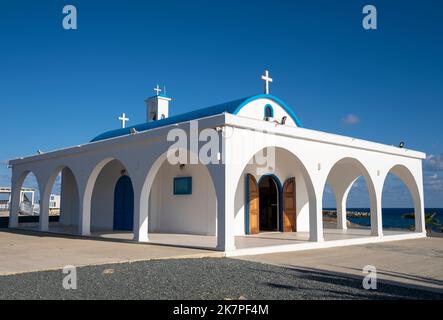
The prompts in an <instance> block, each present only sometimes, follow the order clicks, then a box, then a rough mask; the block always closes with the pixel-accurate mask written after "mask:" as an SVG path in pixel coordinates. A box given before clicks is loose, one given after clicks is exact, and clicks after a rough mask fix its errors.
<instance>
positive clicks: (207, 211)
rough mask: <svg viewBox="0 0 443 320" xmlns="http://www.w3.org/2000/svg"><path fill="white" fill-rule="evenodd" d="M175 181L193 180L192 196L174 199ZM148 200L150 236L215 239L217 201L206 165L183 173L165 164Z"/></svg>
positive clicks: (177, 167)
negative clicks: (211, 237) (166, 234)
mask: <svg viewBox="0 0 443 320" xmlns="http://www.w3.org/2000/svg"><path fill="white" fill-rule="evenodd" d="M174 177H192V194H190V195H174V194H173V180H174ZM149 199H150V209H149V213H150V219H149V220H150V223H149V227H150V230H151V232H153V231H155V232H173V233H190V234H202V235H216V216H217V199H216V196H215V191H214V186H213V183H212V180H211V177H210V176H209V173H208V170H207V169H206V167H205V166H204V165H201V164H189V165H186V166H185V167H184V168H183V169H180V168H179V166H178V165H171V164H169V162H168V161H165V162H164V163H163V165H162V166H161V167H160V170H159V171H158V174H157V176H156V178H155V180H154V185H153V187H152V189H151V195H150V198H149Z"/></svg>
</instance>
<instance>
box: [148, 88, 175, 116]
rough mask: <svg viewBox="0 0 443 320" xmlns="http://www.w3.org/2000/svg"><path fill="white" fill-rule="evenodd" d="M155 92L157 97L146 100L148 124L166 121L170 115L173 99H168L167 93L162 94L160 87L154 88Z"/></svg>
mask: <svg viewBox="0 0 443 320" xmlns="http://www.w3.org/2000/svg"><path fill="white" fill-rule="evenodd" d="M154 91H155V92H156V95H155V96H153V97H150V98H148V99H146V100H145V103H146V122H151V121H157V120H161V119H166V118H167V117H168V115H169V101H171V100H172V99H171V98H168V97H167V96H166V93H165V92H163V93H161V91H162V90H161V89H160V87H159V85H157V87H156V88H154ZM163 91H165V90H163Z"/></svg>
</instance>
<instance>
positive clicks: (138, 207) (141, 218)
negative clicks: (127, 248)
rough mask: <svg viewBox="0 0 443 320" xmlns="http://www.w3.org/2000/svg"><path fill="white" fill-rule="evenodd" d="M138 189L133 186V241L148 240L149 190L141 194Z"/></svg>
mask: <svg viewBox="0 0 443 320" xmlns="http://www.w3.org/2000/svg"><path fill="white" fill-rule="evenodd" d="M140 189H141V188H137V187H136V186H134V241H137V242H149V236H148V226H149V224H148V222H149V221H148V217H149V211H148V210H149V192H147V193H148V194H145V195H143V193H142V192H141V191H140Z"/></svg>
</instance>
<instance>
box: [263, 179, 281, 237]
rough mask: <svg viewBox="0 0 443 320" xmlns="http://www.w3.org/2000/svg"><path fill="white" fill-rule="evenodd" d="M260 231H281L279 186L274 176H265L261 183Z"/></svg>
mask: <svg viewBox="0 0 443 320" xmlns="http://www.w3.org/2000/svg"><path fill="white" fill-rule="evenodd" d="M258 187H259V215H260V231H279V201H278V199H279V188H278V185H277V181H276V180H275V179H274V177H272V176H264V177H262V179H260V181H259V184H258Z"/></svg>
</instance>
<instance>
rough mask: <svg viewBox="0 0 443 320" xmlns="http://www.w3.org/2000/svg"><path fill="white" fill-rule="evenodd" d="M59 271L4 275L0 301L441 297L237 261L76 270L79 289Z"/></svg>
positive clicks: (160, 262) (165, 262)
mask: <svg viewBox="0 0 443 320" xmlns="http://www.w3.org/2000/svg"><path fill="white" fill-rule="evenodd" d="M65 276H66V275H65V274H63V273H62V271H61V270H59V271H44V272H32V273H25V274H19V275H12V276H1V277H0V299H239V298H240V297H242V298H246V299H442V298H443V293H441V294H438V293H433V292H427V291H421V290H416V289H409V288H405V287H397V286H393V285H387V284H382V283H380V282H379V283H378V289H377V290H364V289H363V288H362V281H361V280H358V279H353V278H347V277H341V276H337V275H331V274H326V273H318V272H311V271H309V272H308V271H303V270H297V269H291V268H284V267H276V266H271V265H265V264H260V263H255V262H247V261H240V260H235V259H227V258H223V259H217V258H205V259H182V260H156V261H145V262H136V263H124V264H110V265H101V266H88V267H82V268H77V277H78V288H77V289H76V290H65V289H64V288H63V286H62V280H63V277H65Z"/></svg>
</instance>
